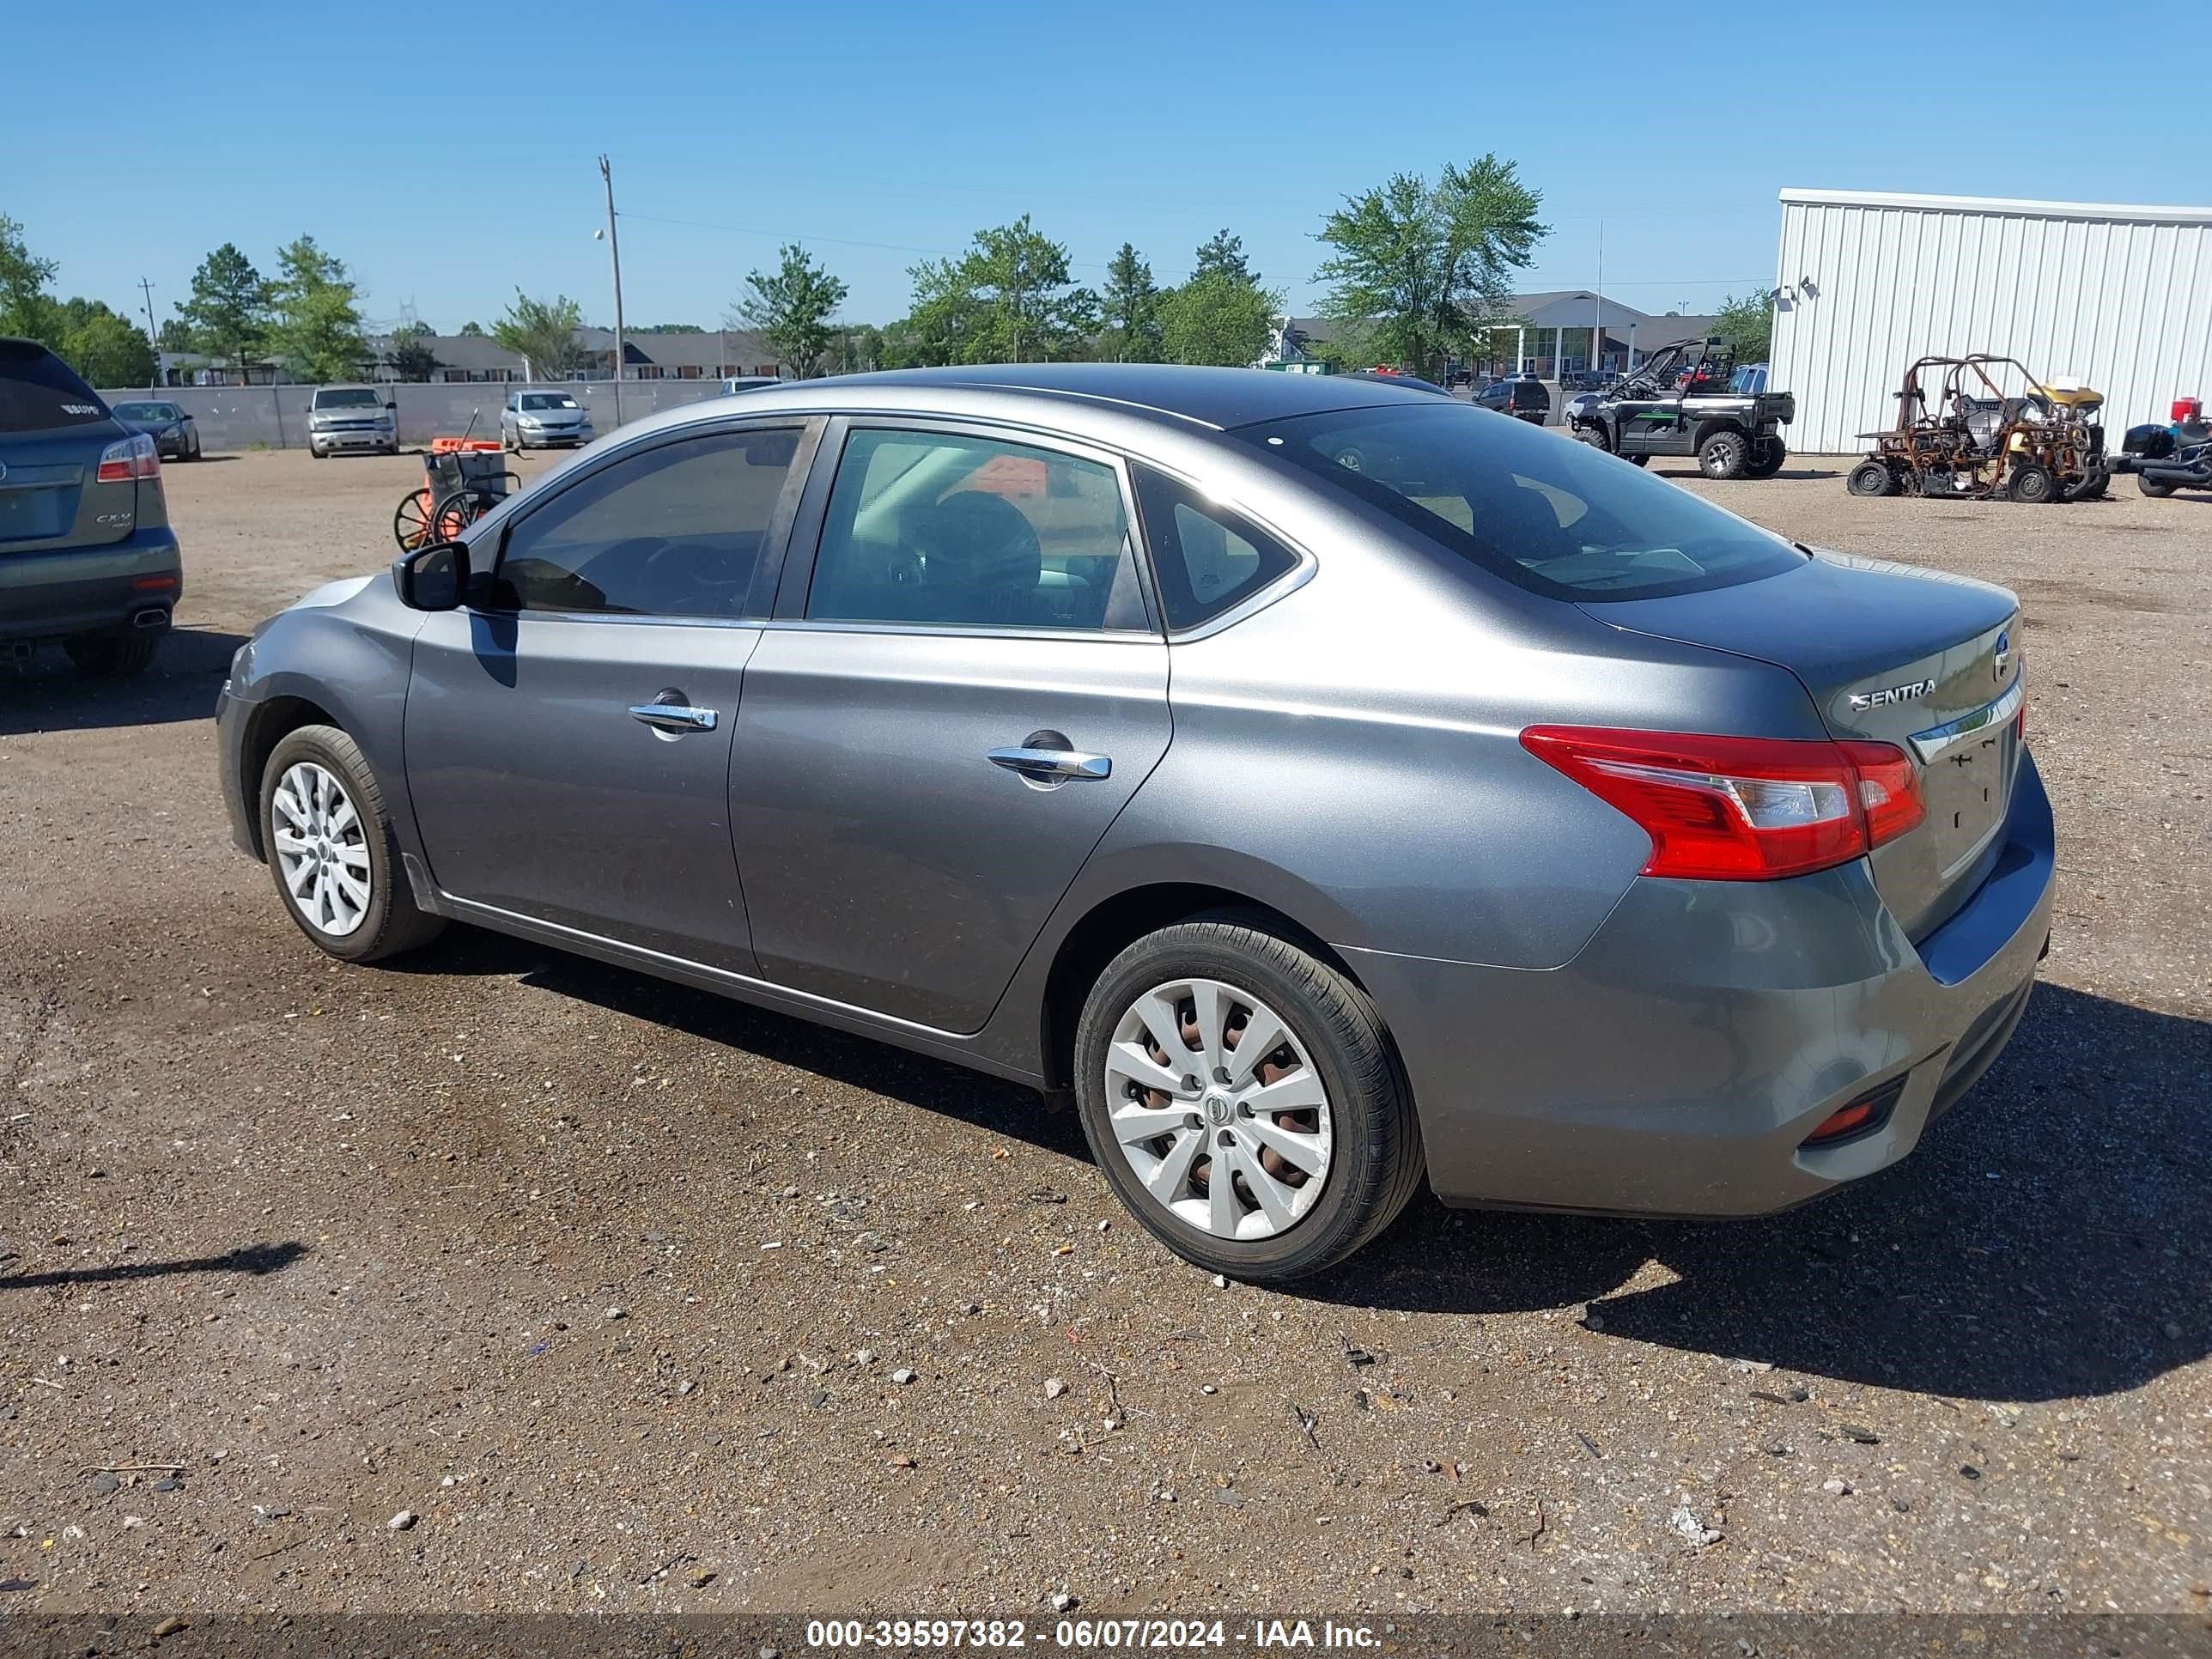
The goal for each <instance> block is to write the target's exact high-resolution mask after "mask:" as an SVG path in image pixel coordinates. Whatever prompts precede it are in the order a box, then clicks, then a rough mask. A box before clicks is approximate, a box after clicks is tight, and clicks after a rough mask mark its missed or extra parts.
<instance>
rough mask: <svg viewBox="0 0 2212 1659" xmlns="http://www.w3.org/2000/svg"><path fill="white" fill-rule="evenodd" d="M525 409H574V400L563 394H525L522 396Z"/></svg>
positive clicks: (565, 393)
mask: <svg viewBox="0 0 2212 1659" xmlns="http://www.w3.org/2000/svg"><path fill="white" fill-rule="evenodd" d="M522 406H523V407H524V408H525V409H574V407H575V406H576V400H575V399H574V398H571V397H570V396H569V395H568V393H567V392H524V393H523V394H522Z"/></svg>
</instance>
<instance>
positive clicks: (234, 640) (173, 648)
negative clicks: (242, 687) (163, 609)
mask: <svg viewBox="0 0 2212 1659" xmlns="http://www.w3.org/2000/svg"><path fill="white" fill-rule="evenodd" d="M245 643H246V635H243V634H227V633H224V632H222V630H221V629H212V628H174V629H170V630H169V634H168V637H167V638H166V639H164V640H163V641H161V649H160V650H159V651H158V652H156V653H155V656H154V663H153V666H152V667H150V668H149V669H148V670H147V671H145V672H144V673H143V674H142V675H140V676H139V677H138V678H137V679H135V680H103V679H95V678H93V677H92V676H91V675H89V674H80V673H78V672H77V671H76V668H75V667H74V666H73V665H71V664H70V659H68V658H67V657H66V656H64V654H63V653H62V648H61V647H59V646H58V645H42V646H40V647H39V652H38V654H37V655H36V656H34V657H33V658H32V659H31V661H30V663H29V664H28V665H27V666H25V667H23V668H21V669H9V668H5V667H0V738H20V737H22V736H25V735H27V733H30V732H88V731H95V730H98V729H100V728H101V727H103V726H163V725H167V724H169V723H171V722H173V721H176V720H213V719H214V718H215V697H216V691H218V690H221V689H222V679H223V676H224V675H225V674H227V673H228V672H229V671H230V659H231V658H232V656H233V655H234V654H235V653H236V652H237V650H238V647H240V646H241V645H244V644H245Z"/></svg>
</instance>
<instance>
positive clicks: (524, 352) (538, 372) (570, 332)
mask: <svg viewBox="0 0 2212 1659" xmlns="http://www.w3.org/2000/svg"><path fill="white" fill-rule="evenodd" d="M583 320H584V313H583V307H580V306H579V305H578V304H577V303H576V302H575V301H574V300H572V299H570V298H569V297H568V295H565V294H556V295H554V296H553V297H552V298H551V299H550V300H533V299H532V298H531V297H530V295H527V294H525V293H524V292H523V291H522V290H521V289H519V288H518V289H515V290H514V303H513V305H511V306H509V307H507V315H506V316H504V317H502V318H501V319H499V320H498V321H497V322H495V323H494V324H493V325H491V337H492V343H494V344H495V345H497V346H498V347H499V348H500V349H501V350H504V351H512V352H513V353H514V354H515V355H516V356H520V358H521V359H522V360H523V362H526V363H527V364H528V365H529V369H528V372H529V373H530V374H533V375H535V376H537V378H538V379H539V380H559V379H560V378H561V377H562V375H564V374H568V372H569V371H570V370H571V369H575V368H582V367H583V366H584V364H585V362H586V361H588V360H589V358H590V356H591V354H590V353H589V352H588V351H586V350H585V349H584V347H583V344H582V343H581V342H580V341H579V340H578V339H577V338H576V330H577V329H578V328H579V327H580V326H581V325H582V324H583ZM462 332H463V333H466V332H468V331H467V330H466V329H463V330H462ZM478 332H479V333H481V332H482V330H478Z"/></svg>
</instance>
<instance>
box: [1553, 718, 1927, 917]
mask: <svg viewBox="0 0 2212 1659" xmlns="http://www.w3.org/2000/svg"><path fill="white" fill-rule="evenodd" d="M1521 744H1522V747H1523V748H1525V749H1527V750H1528V752H1529V753H1530V754H1532V755H1534V756H1535V757H1537V758H1538V759H1539V760H1541V761H1544V762H1546V763H1548V764H1550V765H1552V766H1555V767H1557V768H1558V769H1559V770H1560V771H1562V772H1564V773H1565V774H1566V775H1568V776H1569V777H1571V778H1572V779H1573V780H1574V781H1576V782H1577V783H1579V784H1581V785H1582V786H1583V787H1584V788H1585V789H1588V790H1589V792H1590V793H1592V794H1594V795H1596V796H1597V797H1598V798H1599V799H1601V800H1603V801H1605V802H1607V804H1608V805H1612V806H1613V807H1615V808H1617V809H1618V810H1620V811H1622V812H1625V813H1626V814H1627V815H1628V816H1629V817H1632V818H1633V819H1635V820H1636V822H1637V823H1638V824H1639V825H1640V826H1642V828H1643V829H1644V832H1645V833H1646V834H1648V835H1649V836H1650V837H1651V857H1650V860H1648V861H1647V862H1646V863H1645V865H1644V870H1643V873H1644V874H1645V875H1647V876H1677V877H1682V878H1689V879H1692V880H1703V881H1770V880H1772V879H1774V878H1777V877H1779V876H1802V875H1805V874H1807V873H1808V872H1812V871H1814V870H1826V869H1828V868H1829V867H1831V866H1834V865H1838V864H1848V863H1849V862H1850V860H1853V859H1856V858H1861V857H1863V856H1864V855H1865V854H1868V853H1869V852H1872V851H1873V850H1874V849H1875V848H1877V847H1879V846H1881V844H1882V843H1883V842H1889V841H1894V840H1895V839H1896V838H1897V837H1898V836H1901V835H1903V834H1905V831H1907V830H1908V829H1911V828H1912V827H1913V826H1914V825H1915V824H1917V823H1919V822H1920V820H1921V819H1922V818H1923V817H1925V816H1926V815H1927V807H1926V805H1925V803H1924V802H1923V800H1922V799H1921V796H1920V777H1919V774H1918V773H1917V771H1915V770H1914V769H1913V765H1912V763H1911V760H1910V759H1909V758H1908V757H1906V756H1905V754H1904V753H1903V751H1901V750H1897V749H1893V748H1892V747H1891V746H1890V745H1889V744H1886V743H1827V742H1818V741H1815V742H1798V741H1791V740H1788V739H1784V738H1713V737H1699V736H1696V735H1693V734H1692V733H1688V732H1626V731H1620V730H1618V729H1616V728H1614V727H1612V726H1530V727H1529V728H1528V730H1527V731H1525V732H1522V734H1521Z"/></svg>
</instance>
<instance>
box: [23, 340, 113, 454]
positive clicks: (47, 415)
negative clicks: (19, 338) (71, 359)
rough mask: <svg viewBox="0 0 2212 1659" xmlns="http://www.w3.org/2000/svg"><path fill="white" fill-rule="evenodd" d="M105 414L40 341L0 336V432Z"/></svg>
mask: <svg viewBox="0 0 2212 1659" xmlns="http://www.w3.org/2000/svg"><path fill="white" fill-rule="evenodd" d="M106 418H107V405H106V404H103V403H101V402H100V398H99V397H98V396H97V395H96V394H95V393H94V392H93V389H92V388H91V387H90V386H87V385H86V384H85V383H84V382H83V381H82V380H79V379H77V377H76V374H74V373H72V372H71V370H70V366H69V365H68V364H67V363H65V362H63V361H62V360H61V359H60V358H58V357H57V356H54V354H53V353H52V352H51V351H49V350H47V349H46V348H45V347H44V346H41V345H33V344H31V343H28V342H27V341H24V342H16V341H0V432H46V431H49V430H51V429H52V428H55V427H58V426H85V425H88V424H89V423H90V422H94V421H104V420H106Z"/></svg>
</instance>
